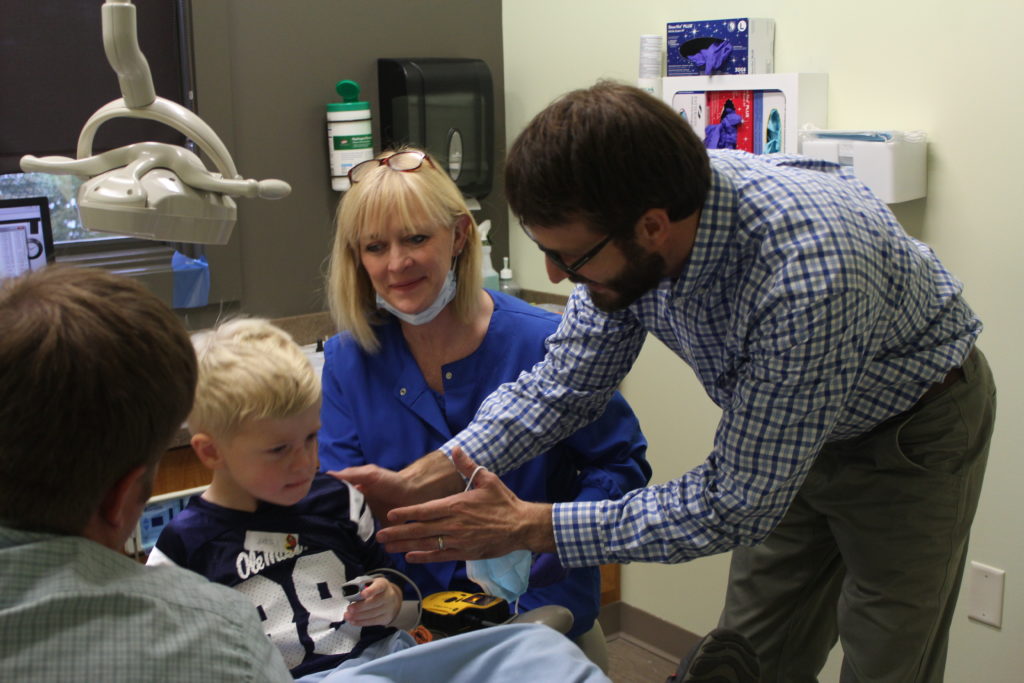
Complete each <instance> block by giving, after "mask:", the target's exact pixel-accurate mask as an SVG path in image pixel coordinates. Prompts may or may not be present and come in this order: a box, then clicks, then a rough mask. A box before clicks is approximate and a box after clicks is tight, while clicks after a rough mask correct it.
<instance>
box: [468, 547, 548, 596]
mask: <svg viewBox="0 0 1024 683" xmlns="http://www.w3.org/2000/svg"><path fill="white" fill-rule="evenodd" d="M531 564H533V555H532V554H531V553H530V551H529V550H513V551H512V552H510V553H509V554H508V555H503V556H501V557H492V558H490V559H489V560H469V561H468V562H466V574H467V575H468V576H469V580H470V581H472V582H473V583H475V584H478V585H479V586H480V587H481V588H483V589H484V593H488V594H489V595H495V596H497V597H499V598H501V599H502V600H505V601H506V602H508V604H510V605H511V604H513V603H515V601H516V600H518V599H519V596H520V595H522V594H523V593H525V592H526V587H527V586H528V585H529V583H530V565H531Z"/></svg>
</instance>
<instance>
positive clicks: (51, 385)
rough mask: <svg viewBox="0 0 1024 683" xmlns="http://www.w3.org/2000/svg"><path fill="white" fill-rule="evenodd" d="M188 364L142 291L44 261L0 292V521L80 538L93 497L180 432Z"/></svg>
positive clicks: (178, 336)
mask: <svg viewBox="0 0 1024 683" xmlns="http://www.w3.org/2000/svg"><path fill="white" fill-rule="evenodd" d="M195 384H196V359H195V352H194V351H193V350H192V344H191V343H190V341H189V337H188V333H187V332H186V331H185V327H184V326H183V325H182V323H181V321H179V320H178V318H177V317H176V316H175V315H174V313H173V312H172V311H171V310H170V309H169V308H167V306H165V305H164V304H163V303H162V302H161V301H160V300H159V299H158V298H157V297H156V296H154V295H153V294H151V293H150V292H149V291H148V290H146V289H145V288H144V287H143V286H142V285H140V284H139V283H138V282H136V281H134V280H130V279H128V278H125V277H121V276H118V275H112V274H110V273H107V272H105V271H100V270H92V269H84V268H71V267H62V266H59V265H58V266H48V267H46V268H43V269H42V270H40V271H37V272H35V273H31V274H29V275H27V276H23V277H20V278H16V279H12V280H10V281H8V282H7V283H5V284H4V286H3V288H2V289H0V521H2V522H3V523H4V524H7V525H9V526H15V527H19V528H25V529H35V530H42V531H54V532H58V533H68V534H75V533H79V532H81V530H82V529H83V528H84V525H85V523H86V521H87V520H88V518H89V517H90V515H91V514H92V513H93V512H94V511H95V510H96V509H97V507H98V506H99V503H100V501H101V500H102V497H103V495H104V494H105V493H106V492H107V491H108V490H109V489H110V487H111V486H113V484H114V483H115V482H116V481H117V480H118V479H119V478H121V477H122V476H124V475H125V474H127V473H128V472H129V471H131V470H132V469H134V468H135V467H138V466H139V465H147V466H149V465H153V464H155V462H156V461H157V459H158V458H159V456H160V454H161V452H162V451H163V450H164V449H165V448H166V447H167V443H168V441H169V440H170V438H171V436H172V435H173V434H174V430H176V429H178V428H179V427H181V424H182V421H183V420H184V419H185V416H186V414H187V413H188V411H189V408H190V407H191V405H192V397H193V394H194V392H195Z"/></svg>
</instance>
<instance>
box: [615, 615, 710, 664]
mask: <svg viewBox="0 0 1024 683" xmlns="http://www.w3.org/2000/svg"><path fill="white" fill-rule="evenodd" d="M598 621H599V622H600V623H601V629H602V630H603V631H604V634H605V636H606V637H608V638H615V637H619V638H625V639H627V640H630V641H631V642H633V643H635V644H637V645H639V646H641V647H643V648H645V649H647V650H650V651H651V652H653V653H654V654H656V655H659V656H661V657H664V658H666V659H669V660H675V661H678V660H680V659H682V658H683V655H685V654H686V653H687V652H689V651H690V650H691V649H693V646H694V645H696V644H697V642H698V641H699V640H700V639H701V637H702V636H699V635H697V634H695V633H691V632H690V631H687V630H686V629H685V628H682V627H681V626H676V625H675V624H673V623H671V622H668V621H665V620H664V619H662V618H660V617H656V616H654V615H653V614H650V613H648V612H645V611H643V610H642V609H638V608H636V607H633V606H632V605H629V604H627V603H625V602H622V601H619V602H612V603H609V604H607V605H604V606H603V607H602V608H601V613H600V615H598Z"/></svg>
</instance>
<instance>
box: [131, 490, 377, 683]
mask: <svg viewBox="0 0 1024 683" xmlns="http://www.w3.org/2000/svg"><path fill="white" fill-rule="evenodd" d="M373 533H374V525H373V518H372V516H371V515H370V511H369V508H368V507H367V505H366V502H365V500H364V498H363V495H362V494H361V493H359V492H358V491H356V490H355V489H354V488H352V487H350V486H349V485H348V484H345V483H344V482H341V481H338V480H337V479H335V478H334V477H331V476H328V475H326V474H322V473H318V474H317V476H316V478H315V479H314V480H313V485H312V487H311V488H310V491H309V494H308V495H307V496H306V497H305V498H303V499H302V500H301V501H300V502H298V503H297V504H295V505H292V506H290V507H282V506H279V505H271V504H269V503H261V504H260V505H259V507H258V508H257V509H256V511H255V512H243V511H240V510H231V509H228V508H225V507H222V506H220V505H215V504H213V503H210V502H208V501H205V500H203V499H202V498H200V497H198V496H196V497H195V498H193V499H192V500H191V501H190V502H189V504H188V507H186V508H185V509H184V510H182V511H181V512H180V513H178V514H177V515H176V516H175V517H174V519H172V520H171V522H170V524H169V525H168V526H167V528H166V529H164V531H163V533H162V534H160V538H159V539H158V540H157V542H156V548H154V550H153V554H152V555H151V556H150V561H149V563H150V564H159V563H161V562H165V561H167V560H170V561H171V562H173V563H174V564H177V565H178V566H180V567H185V568H186V569H191V570H192V571H194V572H197V573H199V574H202V575H203V576H205V577H207V578H208V579H210V580H211V581H216V582H217V583H222V584H224V585H226V586H231V587H232V588H235V589H236V590H238V591H241V592H242V593H244V594H245V595H247V596H249V598H250V599H251V600H252V602H253V604H254V605H256V610H257V611H258V612H259V615H260V619H262V621H263V627H264V630H265V631H266V633H267V636H269V637H270V639H271V640H272V641H273V643H274V645H276V646H277V648H278V649H279V650H280V651H281V654H282V655H283V656H284V661H285V663H286V664H287V665H288V668H289V669H290V670H291V672H292V675H293V676H296V677H298V676H304V675H306V674H309V673H313V672H316V671H324V670H327V669H330V668H333V667H335V666H337V664H338V663H339V662H341V661H343V660H345V659H348V658H349V657H352V656H356V655H358V654H359V653H360V652H362V650H363V649H364V648H365V647H366V646H367V645H369V644H370V643H373V642H376V641H377V640H380V639H381V638H384V637H386V636H387V635H389V634H391V633H392V632H394V629H393V628H389V627H384V626H370V627H366V628H359V627H357V626H352V625H350V624H347V623H345V622H344V621H343V620H342V615H343V614H344V612H345V607H346V606H347V605H348V602H347V601H346V600H345V598H344V597H342V592H341V584H343V583H345V582H346V581H349V580H351V579H354V578H356V577H357V576H362V575H364V574H368V573H370V572H371V571H372V570H374V569H377V568H380V567H389V566H390V564H391V562H390V559H389V558H388V555H387V553H385V552H384V550H383V549H382V548H381V547H380V546H379V545H377V543H376V542H375V541H374V540H373Z"/></svg>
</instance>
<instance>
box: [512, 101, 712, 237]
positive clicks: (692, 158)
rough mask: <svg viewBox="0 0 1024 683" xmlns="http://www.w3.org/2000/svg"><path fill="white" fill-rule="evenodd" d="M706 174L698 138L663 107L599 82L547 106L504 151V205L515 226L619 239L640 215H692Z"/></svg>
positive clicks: (700, 198) (708, 173) (628, 234)
mask: <svg viewBox="0 0 1024 683" xmlns="http://www.w3.org/2000/svg"><path fill="white" fill-rule="evenodd" d="M710 178H711V171H710V167H709V163H708V156H707V152H706V151H705V149H704V145H703V143H701V141H700V138H698V137H697V135H696V134H695V133H694V132H693V130H692V129H691V128H690V126H689V124H687V123H686V122H685V121H684V120H683V119H682V118H681V117H680V116H679V115H678V114H676V113H675V112H673V111H672V109H671V107H669V106H668V105H666V104H665V103H663V102H661V101H660V100H657V99H656V98H654V97H652V96H651V95H649V94H647V93H645V92H643V91H642V90H639V89H638V88H634V87H631V86H627V85H622V84H619V83H614V82H610V81H601V82H599V83H597V84H596V85H594V86H593V87H590V88H586V89H584V90H574V91H573V92H570V93H568V94H566V95H564V96H562V97H560V98H559V99H557V100H555V101H554V102H553V103H552V104H550V105H549V106H548V107H547V108H546V109H544V111H542V112H540V113H539V114H537V116H536V117H534V119H533V120H532V121H531V122H530V123H529V124H528V125H527V126H526V129H525V130H523V132H522V133H521V134H520V135H519V137H518V138H517V139H516V141H515V142H514V143H513V144H512V148H511V149H510V150H509V154H508V160H507V162H506V167H505V186H506V193H507V196H508V202H509V206H510V207H511V208H512V212H513V213H514V214H515V215H516V216H517V218H518V219H519V220H520V222H521V223H522V224H523V225H525V226H528V227H529V226H538V227H554V226H556V225H559V224H562V223H567V222H570V221H574V220H582V221H583V222H584V223H586V224H587V225H588V226H589V227H590V228H591V229H592V230H595V231H596V232H600V233H603V234H609V235H612V236H613V237H615V238H616V239H619V240H629V239H631V238H632V235H633V227H634V225H635V224H636V222H637V221H638V220H639V219H640V216H642V215H643V214H644V212H646V211H648V210H649V209H665V210H666V211H667V212H668V215H669V219H670V220H673V221H675V220H679V219H681V218H685V217H686V216H689V215H690V214H692V213H693V212H695V211H697V210H698V209H699V208H700V207H701V206H702V205H703V203H704V200H705V198H706V197H707V192H708V186H709V184H710Z"/></svg>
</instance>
